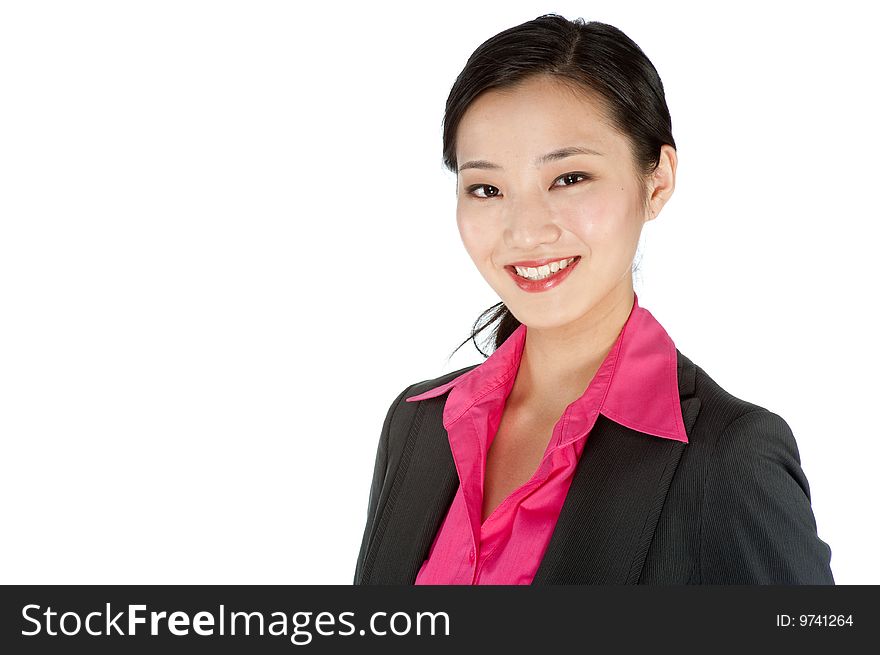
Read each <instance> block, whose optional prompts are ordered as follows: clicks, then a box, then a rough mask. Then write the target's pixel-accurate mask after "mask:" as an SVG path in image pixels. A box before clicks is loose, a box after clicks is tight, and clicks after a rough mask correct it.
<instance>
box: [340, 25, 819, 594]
mask: <svg viewBox="0 0 880 655" xmlns="http://www.w3.org/2000/svg"><path fill="white" fill-rule="evenodd" d="M443 138H444V142H443V156H444V162H445V164H446V166H447V168H449V170H450V171H451V172H453V173H454V174H456V175H457V186H456V193H457V211H456V216H457V224H458V230H459V233H460V235H461V239H462V242H463V244H464V247H465V249H466V250H467V252H468V254H469V256H470V257H471V259H472V261H473V262H474V265H475V266H476V267H477V269H478V270H479V272H480V274H481V275H482V276H483V278H484V279H485V280H486V282H487V283H488V284H489V286H490V287H491V288H492V289H493V290H494V291H495V292H496V293H497V294H498V296H499V298H500V299H501V302H500V303H499V304H498V305H495V306H494V307H492V308H490V309H489V310H487V311H486V312H484V314H483V315H482V316H481V317H480V319H478V321H477V323H476V324H475V326H474V329H473V331H472V333H471V336H470V340H473V342H474V344H475V345H476V336H477V335H478V334H479V333H480V332H481V331H482V330H484V329H486V328H487V327H488V326H489V325H492V324H493V323H495V324H496V327H495V331H494V346H495V350H494V352H493V353H492V354H491V355H487V356H486V357H487V358H486V360H485V361H484V362H483V363H481V364H479V365H477V366H469V367H466V368H464V369H461V370H458V371H455V372H453V373H449V374H446V375H443V376H440V377H436V378H433V379H429V380H425V381H422V382H418V383H416V384H412V385H409V386H407V387H406V388H405V389H404V390H403V391H402V392H401V393H400V394H399V395H398V397H397V399H396V400H395V401H394V402H393V403H392V405H391V407H390V409H389V410H388V413H387V416H386V419H385V423H384V426H383V428H382V433H381V437H380V440H379V446H378V452H377V457H376V462H375V466H374V470H373V480H372V486H371V489H370V494H369V502H368V515H367V524H366V528H365V531H364V536H363V541H362V544H361V549H360V554H359V557H358V561H357V565H356V570H355V582H356V583H358V584H618V583H630V584H784V583H789V584H805V583H809V584H815V583H828V584H833V582H834V580H833V576H832V573H831V569H830V558H831V551H830V548H829V546H828V545H827V544H826V543H825V542H824V541H822V540H821V539H820V538H819V537H818V534H817V528H816V522H815V519H814V516H813V512H812V508H811V504H810V491H809V485H808V483H807V479H806V477H805V475H804V473H803V471H802V469H801V466H800V458H799V455H798V449H797V444H796V442H795V439H794V436H793V434H792V432H791V430H790V429H789V426H788V424H787V423H786V422H785V420H783V419H782V418H781V417H780V416H779V415H777V414H774V413H773V412H771V411H769V410H767V409H765V408H763V407H759V406H758V405H755V404H753V403H750V402H748V401H745V400H742V399H739V398H736V397H735V396H733V395H731V394H730V393H728V392H727V391H725V390H724V389H723V388H722V387H720V386H719V385H718V384H717V383H716V382H715V381H714V380H713V379H712V378H710V377H709V376H708V375H707V374H706V372H705V371H703V369H701V368H700V367H699V366H697V365H696V364H694V363H693V362H692V361H691V360H690V359H689V358H687V357H686V356H685V355H683V354H682V353H681V352H680V351H679V350H678V349H677V348H676V346H675V344H674V342H673V340H672V338H671V337H670V336H669V334H667V332H666V330H665V329H664V328H663V327H662V326H661V325H660V324H659V323H658V322H657V320H656V319H655V318H654V317H653V315H652V314H651V313H650V312H649V311H648V310H647V309H645V308H643V307H641V306H640V305H639V301H638V296H637V295H636V294H635V292H634V289H633V281H632V264H633V258H634V256H635V252H636V249H637V246H638V242H639V238H640V235H641V231H642V227H643V226H644V224H645V223H646V222H647V221H649V220H652V219H654V218H656V217H657V216H658V215H659V214H660V211H661V209H662V208H663V206H664V205H665V203H666V202H667V201H668V200H669V198H670V197H671V196H672V193H673V191H674V189H675V174H676V166H677V152H676V147H675V142H674V140H673V138H672V133H671V120H670V116H669V111H668V109H667V106H666V101H665V98H664V92H663V85H662V82H661V81H660V77H659V75H658V74H657V71H656V70H655V69H654V66H653V65H652V64H651V62H650V61H649V60H648V58H647V57H646V56H645V54H644V53H643V52H642V50H641V49H640V48H639V47H638V46H637V45H636V44H635V43H633V42H632V40H630V39H629V38H628V37H627V36H626V35H625V34H623V33H622V32H621V31H620V30H618V29H617V28H615V27H612V26H610V25H606V24H603V23H597V22H590V23H585V22H584V21H583V20H581V19H578V20H575V21H569V20H567V19H565V18H563V17H561V16H557V15H554V14H550V15H546V16H541V17H539V18H537V19H535V20H533V21H529V22H526V23H523V24H522V25H519V26H516V27H513V28H510V29H508V30H505V31H503V32H501V33H499V34H497V35H495V36H493V37H492V38H490V39H489V40H488V41H486V42H485V43H483V44H482V45H481V46H479V47H478V48H477V50H476V51H475V52H474V53H473V54H472V55H471V57H470V58H469V60H468V61H467V64H466V65H465V67H464V70H462V72H461V73H460V75H459V76H458V79H457V80H456V81H455V84H454V85H453V87H452V90H451V91H450V94H449V98H448V100H447V104H446V115H445V119H444V135H443ZM459 162H461V163H460V164H459ZM484 319H485V320H484ZM464 343H467V340H466V341H465V342H464ZM461 345H463V344H461ZM459 347H461V346H459ZM477 347H478V349H479V346H477ZM481 352H482V351H481ZM484 355H485V353H484Z"/></svg>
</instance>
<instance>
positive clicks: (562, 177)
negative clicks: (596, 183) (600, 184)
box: [553, 173, 593, 186]
mask: <svg viewBox="0 0 880 655" xmlns="http://www.w3.org/2000/svg"><path fill="white" fill-rule="evenodd" d="M578 177H580V178H583V179H585V180H591V179H593V177H592V176H591V175H590V174H589V173H566V174H565V175H560V176H559V177H557V178H556V180H555V181H554V183H553V186H556V182H559V180H566V181H567V180H571V179H573V178H578ZM577 183H578V182H577V181H575V182H572V183H571V184H563V185H561V186H574V185H575V184H577Z"/></svg>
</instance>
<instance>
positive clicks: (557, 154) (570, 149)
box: [458, 146, 604, 173]
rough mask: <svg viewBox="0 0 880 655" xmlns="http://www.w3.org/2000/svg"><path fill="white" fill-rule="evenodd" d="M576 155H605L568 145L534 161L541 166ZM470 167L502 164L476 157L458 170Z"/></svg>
mask: <svg viewBox="0 0 880 655" xmlns="http://www.w3.org/2000/svg"><path fill="white" fill-rule="evenodd" d="M574 155H596V156H597V157H604V155H603V154H602V153H601V152H598V151H596V150H593V149H592V148H587V147H585V146H566V147H565V148H557V149H556V150H552V151H551V152H548V153H547V154H546V155H541V156H540V157H537V158H536V159H535V161H534V165H535V166H541V165H543V164H546V163H547V162H551V161H557V160H559V159H565V158H566V157H572V156H574ZM468 168H479V169H483V170H501V168H502V167H501V166H499V165H498V164H493V163H492V162H490V161H486V160H485V159H474V160H471V161H467V162H465V163H463V164H462V165H461V166H459V167H458V172H459V173H461V172H462V171H463V170H466V169H468Z"/></svg>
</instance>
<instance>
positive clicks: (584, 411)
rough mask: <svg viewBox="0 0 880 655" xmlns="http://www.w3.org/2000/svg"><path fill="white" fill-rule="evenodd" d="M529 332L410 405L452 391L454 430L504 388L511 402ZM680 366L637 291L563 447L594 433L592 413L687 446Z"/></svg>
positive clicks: (522, 329) (446, 418)
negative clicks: (679, 376)
mask: <svg viewBox="0 0 880 655" xmlns="http://www.w3.org/2000/svg"><path fill="white" fill-rule="evenodd" d="M526 331H527V326H526V325H523V324H521V325H520V326H519V327H517V328H516V330H514V331H513V333H512V334H511V335H510V337H508V338H507V340H505V341H504V343H502V344H501V346H500V347H499V348H498V349H497V350H495V352H493V353H492V354H491V355H490V356H489V357H488V358H487V359H486V360H485V361H484V362H483V363H482V364H480V365H479V366H476V367H475V368H473V369H471V370H470V371H467V372H465V373H463V374H462V375H459V376H458V377H457V378H455V379H454V380H451V381H450V382H447V383H446V384H444V385H441V386H439V387H435V388H433V389H430V390H428V391H425V392H424V393H421V394H419V395H416V396H410V397H409V398H407V399H406V401H407V402H415V401H418V400H425V399H427V398H434V397H436V396H440V395H442V394H444V393H446V392H447V391H449V390H450V389H451V390H452V392H451V393H450V394H449V397H448V398H447V400H446V405H445V407H444V410H443V425H444V427H446V428H447V429H449V427H450V426H451V425H452V424H454V423H455V422H456V421H457V420H458V419H460V418H461V417H462V416H464V414H465V413H467V412H468V410H469V409H471V408H472V407H473V406H474V405H476V404H477V403H479V402H480V400H481V399H483V398H484V397H486V396H488V395H490V394H491V392H492V391H495V390H497V389H499V387H502V386H503V387H504V389H503V392H504V395H505V398H506V396H507V395H508V394H509V393H510V390H511V389H512V388H513V382H514V380H515V378H516V373H517V371H518V370H519V363H520V359H521V357H522V352H523V348H524V346H525V340H526ZM677 366H678V359H677V354H676V349H675V344H674V343H673V341H672V339H671V338H670V337H669V335H668V334H667V333H666V330H665V329H664V328H663V326H662V325H660V323H658V322H657V319H655V318H654V316H653V315H652V314H651V312H649V311H648V310H647V309H645V308H643V307H640V306H639V298H638V295H637V294H636V293H635V292H633V307H632V311H631V312H630V315H629V317H628V318H627V320H626V323H624V326H623V328H622V329H621V331H620V335H619V336H618V337H617V340H616V341H615V342H614V345H613V346H612V347H611V350H610V351H609V353H608V355H607V356H606V358H605V360H604V361H603V363H602V365H601V366H600V368H599V370H598V372H597V373H596V375H595V376H594V378H593V381H592V382H591V383H590V386H589V387H588V388H587V390H586V391H585V392H584V394H583V395H582V396H581V397H580V398H579V399H578V400H576V401H574V402H573V403H571V405H569V406H568V408H567V409H566V412H565V414H564V415H563V418H564V419H565V421H566V422H565V424H564V429H563V432H562V435H561V439H560V444H564V443H566V442H568V441H572V440H574V439H576V438H578V437H579V436H581V435H582V434H583V432H584V431H586V430H589V429H590V427H592V425H593V422H594V421H593V420H592V419H593V416H592V414H596V413H597V412H598V413H601V414H602V415H604V416H605V417H606V418H609V419H611V420H612V421H614V422H616V423H619V424H621V425H625V426H626V427H628V428H631V429H633V430H637V431H639V432H644V433H646V434H650V435H653V436H656V437H663V438H666V439H674V440H676V441H682V442H684V443H687V441H688V439H687V435H686V433H685V429H684V420H683V419H682V415H681V403H680V399H679V394H678V368H677ZM566 415H567V417H566Z"/></svg>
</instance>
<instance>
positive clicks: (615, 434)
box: [532, 351, 700, 585]
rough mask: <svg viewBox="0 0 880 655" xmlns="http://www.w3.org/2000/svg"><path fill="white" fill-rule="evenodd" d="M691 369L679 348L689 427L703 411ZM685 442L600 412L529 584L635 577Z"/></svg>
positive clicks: (630, 579)
mask: <svg viewBox="0 0 880 655" xmlns="http://www.w3.org/2000/svg"><path fill="white" fill-rule="evenodd" d="M676 352H678V351H676ZM695 373H696V368H695V366H694V364H693V363H692V362H691V361H690V360H689V359H688V358H687V357H685V356H684V355H682V354H681V353H680V352H678V382H679V395H680V397H681V408H682V417H683V419H684V426H685V431H686V432H687V433H688V434H690V432H691V428H692V427H693V424H694V421H695V420H696V418H697V415H698V414H699V411H700V400H699V398H696V397H694V396H692V394H693V392H694V376H695ZM686 447H687V444H685V443H682V442H681V441H673V440H670V439H662V438H658V437H655V436H652V435H648V434H644V433H642V432H638V431H636V430H632V429H630V428H628V427H626V426H623V425H620V424H618V423H615V422H614V421H612V420H610V419H608V418H606V417H605V416H603V415H601V414H600V415H599V416H598V418H597V420H596V424H595V425H594V426H593V429H592V431H591V432H590V434H589V436H588V437H587V443H586V444H585V445H584V450H583V453H582V454H581V458H580V460H579V461H578V466H577V470H576V471H575V477H574V479H573V480H572V482H571V486H570V487H569V490H568V494H567V495H566V498H565V502H564V503H563V506H562V510H561V511H560V514H559V519H558V520H557V523H556V528H555V529H554V532H553V536H552V537H551V539H550V543H549V544H548V546H547V550H546V551H545V553H544V557H543V559H542V560H541V564H540V566H539V567H538V570H537V572H536V573H535V577H534V579H533V580H532V584H533V585H542V584H636V583H637V582H638V579H639V577H640V575H641V572H642V567H643V565H644V563H645V556H646V555H647V552H648V547H649V546H650V544H651V539H652V538H653V536H654V530H655V529H656V527H657V520H658V518H659V517H660V510H661V509H662V508H663V502H664V501H665V499H666V493H667V491H668V490H669V483H670V482H671V480H672V476H673V475H674V473H675V470H676V468H677V466H678V462H679V460H680V458H681V454H682V452H683V450H684V449H685V448H686Z"/></svg>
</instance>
